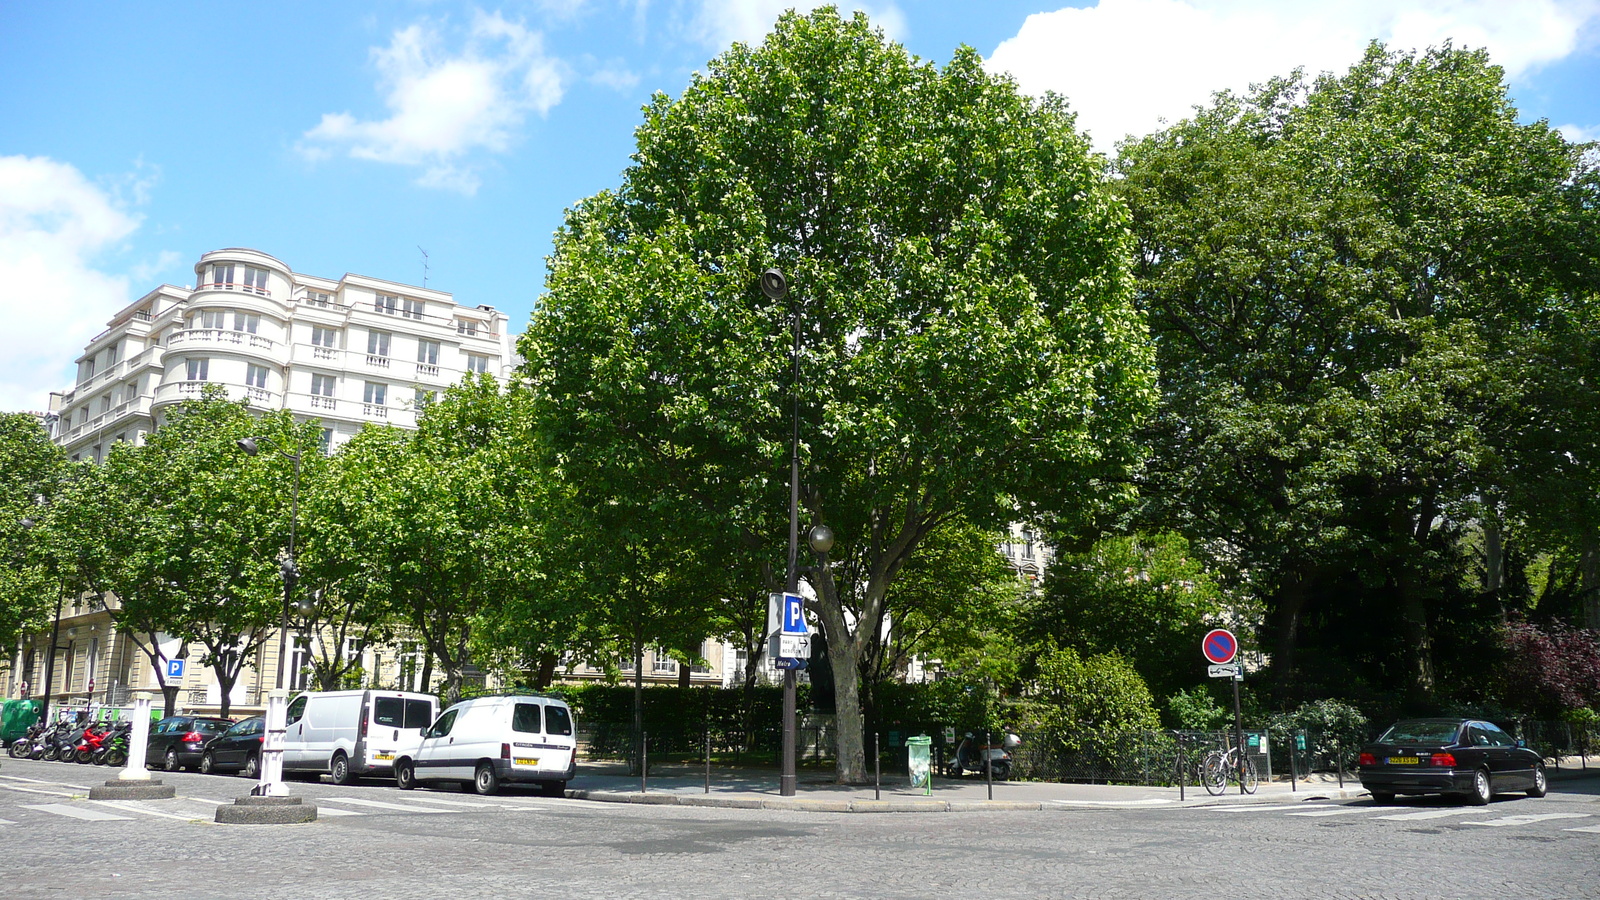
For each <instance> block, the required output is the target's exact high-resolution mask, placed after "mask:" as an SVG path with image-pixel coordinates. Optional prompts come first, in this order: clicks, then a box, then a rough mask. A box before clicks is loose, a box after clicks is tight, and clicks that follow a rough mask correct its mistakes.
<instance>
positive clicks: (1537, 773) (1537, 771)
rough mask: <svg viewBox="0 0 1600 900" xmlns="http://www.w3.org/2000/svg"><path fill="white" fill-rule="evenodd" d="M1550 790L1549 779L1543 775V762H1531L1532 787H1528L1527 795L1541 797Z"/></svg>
mask: <svg viewBox="0 0 1600 900" xmlns="http://www.w3.org/2000/svg"><path fill="white" fill-rule="evenodd" d="M1549 792H1550V779H1548V778H1547V777H1545V774H1544V763H1534V764H1533V787H1531V788H1528V796H1529V797H1543V796H1544V795H1545V794H1548V793H1549Z"/></svg>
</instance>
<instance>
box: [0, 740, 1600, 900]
mask: <svg viewBox="0 0 1600 900" xmlns="http://www.w3.org/2000/svg"><path fill="white" fill-rule="evenodd" d="M106 773H107V770H105V769H100V768H85V767H78V766H68V765H63V764H59V763H29V762H26V761H22V762H16V761H8V762H7V763H6V765H5V767H4V771H3V772H0V820H3V822H0V839H3V842H4V843H3V845H4V847H5V852H4V854H3V857H0V873H3V874H4V884H5V886H6V890H5V894H6V895H7V896H13V897H31V896H43V895H46V894H49V893H53V892H56V891H59V890H60V889H61V887H62V885H63V883H64V882H63V879H64V878H65V879H67V881H68V882H70V883H71V884H72V885H73V888H72V889H73V891H74V892H75V893H82V894H84V895H89V896H99V897H141V896H170V895H171V893H172V890H173V886H174V885H187V886H189V887H190V888H193V889H194V890H195V891H198V894H197V895H203V896H208V897H210V896H217V897H263V898H270V897H286V898H287V897H294V898H305V897H352V896H357V895H360V896H378V897H454V896H543V895H549V894H551V892H557V891H559V892H560V895H561V896H573V897H663V898H666V897H671V898H679V900H683V898H733V897H740V898H744V897H750V896H771V895H783V896H795V897H906V898H912V897H954V896H976V895H979V894H991V895H997V896H1007V897H1085V898H1089V897H1145V898H1169V897H1170V898H1177V897H1206V898H1213V897H1217V896H1229V895H1243V896H1262V897H1268V896H1270V897H1274V898H1281V897H1319V898H1322V897H1352V898H1356V897H1360V898H1369V897H1382V898H1471V897H1485V898H1487V897H1504V896H1518V897H1526V898H1540V900H1556V898H1569V897H1571V898H1579V897H1600V877H1597V876H1600V796H1596V790H1597V787H1600V785H1596V784H1595V782H1594V781H1593V780H1586V781H1578V782H1569V783H1565V784H1558V785H1556V787H1555V789H1554V790H1553V791H1552V793H1551V795H1550V796H1549V797H1548V798H1546V799H1543V800H1526V799H1522V798H1521V797H1507V798H1504V799H1501V800H1497V801H1496V802H1495V803H1493V804H1491V805H1490V806H1488V807H1467V806H1461V805H1458V804H1457V803H1455V802H1453V801H1449V800H1440V799H1431V798H1430V799H1419V800H1413V801H1402V802H1400V803H1397V804H1394V805H1390V806H1375V805H1373V804H1372V803H1371V801H1370V800H1366V799H1361V800H1328V801H1317V800H1302V801H1297V802H1290V803H1270V804H1261V803H1256V804H1239V803H1222V804H1219V805H1212V806H1202V807H1180V808H1170V807H1169V808H1069V807H1060V808H1047V809H1045V810H1043V811H1029V812H1023V811H1003V810H1002V811H981V812H978V811H972V812H948V813H905V814H889V813H886V814H861V813H818V812H797V811H775V810H743V809H726V810H723V809H705V808H688V807H671V806H649V805H641V804H614V803H593V802H585V801H579V800H566V799H546V798H542V797H537V796H535V795H532V794H515V793H513V794H506V795H503V796H494V797H479V796H475V795H472V794H463V793H458V792H456V791H451V790H442V791H427V790H419V791H412V792H405V793H402V792H400V791H396V790H394V789H393V788H392V787H391V786H389V785H387V784H385V783H381V782H373V783H370V784H365V785H359V786H346V787H338V786H335V785H332V784H312V783H295V784H294V785H293V790H294V793H296V794H298V795H301V796H304V797H306V798H308V799H311V800H313V801H314V802H316V803H317V804H318V806H319V808H320V810H321V818H320V820H319V821H318V822H316V823H314V824H311V825H301V826H284V827H261V828H251V827H229V826H218V825H215V824H212V822H211V817H212V814H213V812H214V810H215V807H216V805H217V804H218V803H221V802H229V801H231V800H232V799H233V798H234V797H236V796H238V795H242V794H244V793H246V792H247V791H248V788H249V785H250V783H249V782H247V781H245V780H243V779H239V778H223V777H215V776H211V777H208V776H201V775H190V774H174V775H168V774H163V775H162V776H161V777H164V778H167V779H170V781H169V783H171V784H174V785H175V786H176V787H177V794H178V796H177V798H175V799H173V800H161V801H147V802H140V803H131V802H130V803H97V802H94V801H89V800H86V799H84V795H85V794H86V793H87V789H88V787H89V786H91V785H94V784H98V783H100V780H103V779H104V778H105V777H106Z"/></svg>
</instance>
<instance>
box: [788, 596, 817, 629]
mask: <svg viewBox="0 0 1600 900" xmlns="http://www.w3.org/2000/svg"><path fill="white" fill-rule="evenodd" d="M802 603H803V601H801V599H800V595H799V594H784V595H783V632H784V633H785V634H810V633H811V629H810V628H809V627H808V626H807V625H806V614H805V607H804V606H803V605H802Z"/></svg>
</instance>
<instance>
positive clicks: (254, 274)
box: [244, 266, 267, 294]
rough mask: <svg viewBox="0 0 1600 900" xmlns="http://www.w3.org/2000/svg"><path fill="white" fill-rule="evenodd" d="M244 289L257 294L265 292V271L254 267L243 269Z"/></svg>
mask: <svg viewBox="0 0 1600 900" xmlns="http://www.w3.org/2000/svg"><path fill="white" fill-rule="evenodd" d="M244 289H245V290H247V291H254V292H256V293H257V294H265V293H266V292H267V270H266V269H257V268H256V267H254V266H245V267H244Z"/></svg>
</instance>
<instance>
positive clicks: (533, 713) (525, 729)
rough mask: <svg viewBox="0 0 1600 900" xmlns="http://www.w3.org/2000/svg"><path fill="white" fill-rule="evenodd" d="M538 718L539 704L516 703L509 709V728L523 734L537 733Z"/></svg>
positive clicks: (539, 730) (539, 728) (539, 731)
mask: <svg viewBox="0 0 1600 900" xmlns="http://www.w3.org/2000/svg"><path fill="white" fill-rule="evenodd" d="M539 719H540V716H539V704H537V703H518V704H517V705H516V706H515V707H512V710H511V730H512V731H520V732H522V733H523V734H539V733H541V727H540V722H539Z"/></svg>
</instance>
